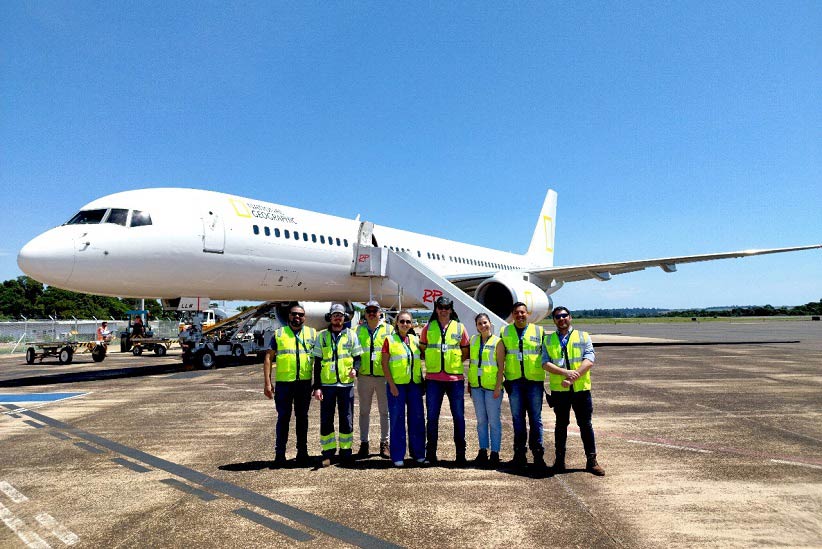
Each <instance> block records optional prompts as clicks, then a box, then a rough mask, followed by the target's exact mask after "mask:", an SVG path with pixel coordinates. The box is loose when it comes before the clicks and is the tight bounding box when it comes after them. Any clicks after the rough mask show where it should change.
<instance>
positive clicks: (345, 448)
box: [320, 385, 354, 457]
mask: <svg viewBox="0 0 822 549" xmlns="http://www.w3.org/2000/svg"><path fill="white" fill-rule="evenodd" d="M322 392H323V399H322V400H321V401H320V440H321V441H322V439H323V437H332V436H333V435H334V412H335V410H338V411H339V414H340V430H339V433H338V437H337V442H338V443H339V446H340V455H341V456H343V457H345V456H350V455H351V444H352V443H353V441H354V386H353V385H349V386H346V387H335V386H333V385H323V386H322ZM336 453H337V444H334V446H333V449H332V448H331V447H329V448H323V451H322V454H323V455H324V456H326V457H330V456H333V455H334V454H336Z"/></svg>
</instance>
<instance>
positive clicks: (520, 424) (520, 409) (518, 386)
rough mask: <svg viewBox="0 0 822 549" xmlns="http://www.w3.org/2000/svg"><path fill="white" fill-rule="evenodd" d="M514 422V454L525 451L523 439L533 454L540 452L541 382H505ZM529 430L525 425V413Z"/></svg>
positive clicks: (541, 450) (541, 447)
mask: <svg viewBox="0 0 822 549" xmlns="http://www.w3.org/2000/svg"><path fill="white" fill-rule="evenodd" d="M506 386H507V387H506V388H507V389H508V400H509V401H510V402H511V418H512V419H513V423H514V454H518V453H519V454H524V453H525V441H526V440H527V441H528V446H529V448H531V452H533V453H534V454H537V453H538V454H542V453H543V452H544V450H545V449H544V448H543V446H542V398H543V394H544V392H543V383H542V382H541V381H530V380H527V379H517V380H514V381H509V382H507V383H506ZM526 413H527V414H528V424H529V427H530V429H531V432H530V433H529V432H528V429H527V428H526V427H525V414H526Z"/></svg>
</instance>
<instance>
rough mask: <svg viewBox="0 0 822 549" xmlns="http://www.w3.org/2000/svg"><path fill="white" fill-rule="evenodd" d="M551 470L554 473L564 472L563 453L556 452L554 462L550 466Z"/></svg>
mask: <svg viewBox="0 0 822 549" xmlns="http://www.w3.org/2000/svg"><path fill="white" fill-rule="evenodd" d="M551 472H553V473H554V474H557V473H564V472H565V454H564V453H562V454H561V453H557V457H556V458H555V459H554V464H553V465H552V466H551Z"/></svg>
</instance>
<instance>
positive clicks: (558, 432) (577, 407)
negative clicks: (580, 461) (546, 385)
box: [551, 391, 597, 456]
mask: <svg viewBox="0 0 822 549" xmlns="http://www.w3.org/2000/svg"><path fill="white" fill-rule="evenodd" d="M551 403H552V404H553V405H554V414H555V415H556V417H557V423H556V426H555V427H554V446H555V448H556V452H557V453H558V454H564V453H565V440H566V439H567V438H568V424H569V423H570V422H571V408H573V409H574V416H576V418H577V426H578V427H579V435H580V436H581V437H582V445H583V446H584V447H585V455H588V456H590V455H591V454H596V453H597V444H596V440H595V439H594V426H593V425H592V424H591V416H592V415H593V413H594V401H593V400H592V399H591V391H551Z"/></svg>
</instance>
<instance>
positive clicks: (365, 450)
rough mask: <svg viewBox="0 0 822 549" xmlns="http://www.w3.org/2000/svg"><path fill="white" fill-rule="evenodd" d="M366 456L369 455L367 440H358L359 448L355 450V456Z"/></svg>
mask: <svg viewBox="0 0 822 549" xmlns="http://www.w3.org/2000/svg"><path fill="white" fill-rule="evenodd" d="M368 456H369V452H368V441H365V442H360V449H359V450H357V457H359V458H367V457H368Z"/></svg>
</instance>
